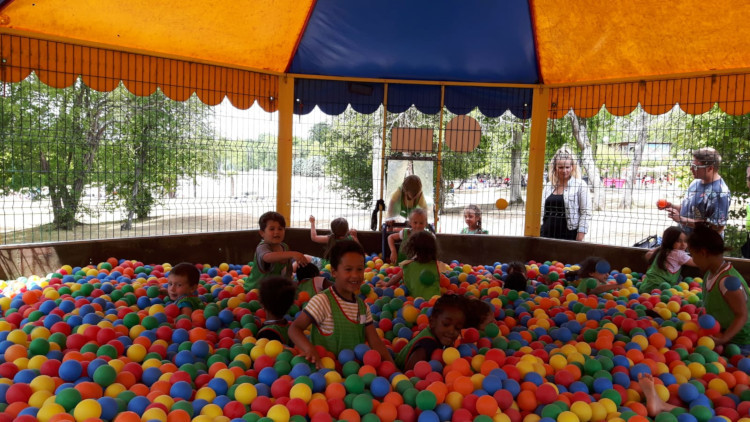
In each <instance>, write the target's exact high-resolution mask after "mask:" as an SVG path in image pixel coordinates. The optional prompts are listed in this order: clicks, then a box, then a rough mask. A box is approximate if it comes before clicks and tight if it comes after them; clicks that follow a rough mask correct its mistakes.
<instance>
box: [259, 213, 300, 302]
mask: <svg viewBox="0 0 750 422" xmlns="http://www.w3.org/2000/svg"><path fill="white" fill-rule="evenodd" d="M258 225H259V226H260V237H261V238H263V240H262V241H261V242H260V243H259V244H258V247H257V248H256V249H255V258H253V268H252V270H251V271H250V275H249V276H248V278H247V282H246V284H245V288H246V289H247V288H249V289H257V288H258V285H259V284H260V281H261V280H262V279H264V278H266V277H271V276H281V277H286V278H288V279H290V280H291V278H292V270H293V268H292V262H293V261H296V262H297V263H298V265H305V264H307V263H308V259H307V257H305V255H304V254H302V253H300V252H295V251H290V250H289V246H287V245H286V243H284V234H285V232H286V219H285V218H284V216H283V215H281V214H279V213H277V212H274V211H269V212H266V213H264V214H263V215H261V216H260V219H259V220H258Z"/></svg>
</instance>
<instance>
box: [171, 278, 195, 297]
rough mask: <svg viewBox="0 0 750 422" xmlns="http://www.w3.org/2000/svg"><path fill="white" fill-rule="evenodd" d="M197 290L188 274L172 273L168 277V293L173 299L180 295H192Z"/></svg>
mask: <svg viewBox="0 0 750 422" xmlns="http://www.w3.org/2000/svg"><path fill="white" fill-rule="evenodd" d="M194 291H195V286H191V285H190V282H188V278H187V276H184V275H176V274H170V275H169V277H167V294H168V295H169V298H170V299H171V300H177V298H179V297H180V296H187V295H190V294H191V293H193V292H194Z"/></svg>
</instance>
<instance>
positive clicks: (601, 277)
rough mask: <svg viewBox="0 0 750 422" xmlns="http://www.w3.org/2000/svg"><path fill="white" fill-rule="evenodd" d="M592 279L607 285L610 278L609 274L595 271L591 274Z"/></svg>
mask: <svg viewBox="0 0 750 422" xmlns="http://www.w3.org/2000/svg"><path fill="white" fill-rule="evenodd" d="M591 277H592V278H595V279H596V280H597V281H598V282H600V283H606V282H607V279H608V278H609V274H604V273H598V272H596V271H594V272H593V273H591Z"/></svg>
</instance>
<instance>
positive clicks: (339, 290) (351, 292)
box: [289, 240, 393, 368]
mask: <svg viewBox="0 0 750 422" xmlns="http://www.w3.org/2000/svg"><path fill="white" fill-rule="evenodd" d="M330 256H331V275H332V276H333V278H334V279H335V280H336V281H335V283H334V285H333V286H331V287H330V288H328V289H326V290H324V291H323V292H322V293H319V294H317V295H315V296H313V298H312V299H310V301H309V302H308V303H307V306H305V309H304V310H302V312H300V314H299V316H298V317H297V319H296V320H294V323H292V326H291V327H290V328H289V338H291V339H292V341H293V342H294V344H295V345H296V346H297V347H298V348H300V349H301V350H302V353H303V354H304V355H305V357H307V359H309V360H310V361H311V362H313V363H314V364H315V365H316V366H317V367H318V368H322V364H321V361H320V354H319V353H318V351H317V350H316V346H320V347H323V348H324V349H326V350H328V351H329V352H332V353H333V354H335V355H338V354H339V352H341V350H343V349H353V348H354V346H357V345H358V344H363V343H365V342H367V344H369V345H370V347H371V348H372V349H374V350H377V351H378V352H379V353H380V356H381V358H382V359H383V360H387V361H390V362H393V358H392V357H391V355H390V353H389V352H388V350H387V349H386V348H385V345H384V344H383V341H382V340H381V339H380V337H379V336H378V333H377V331H376V330H375V326H374V325H373V323H372V314H370V308H369V307H368V306H367V305H365V303H364V302H363V301H362V299H360V298H359V297H358V296H357V293H358V292H359V288H360V286H361V285H362V283H363V282H364V279H365V252H364V250H363V249H362V246H360V245H359V243H357V242H355V241H353V240H342V241H340V242H337V243H336V244H335V245H333V248H331V254H330ZM310 325H312V328H311V329H310V339H308V338H307V336H305V333H304V331H305V330H306V329H307V327H309V326H310Z"/></svg>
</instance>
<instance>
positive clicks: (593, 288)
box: [565, 256, 618, 295]
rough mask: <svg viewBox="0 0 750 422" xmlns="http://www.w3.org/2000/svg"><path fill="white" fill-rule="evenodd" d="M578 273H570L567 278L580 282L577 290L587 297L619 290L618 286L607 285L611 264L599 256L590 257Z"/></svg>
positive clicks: (580, 265)
mask: <svg viewBox="0 0 750 422" xmlns="http://www.w3.org/2000/svg"><path fill="white" fill-rule="evenodd" d="M578 266H579V268H578V270H577V271H569V272H568V273H566V274H565V277H566V278H568V279H569V280H571V279H572V280H578V285H577V286H576V288H577V289H578V292H579V293H583V294H585V295H599V294H602V293H604V292H609V291H612V290H615V289H617V288H618V285H617V284H607V278H608V277H609V270H610V266H609V262H607V261H606V260H604V259H603V258H599V257H598V256H590V257H588V258H586V259H584V260H583V262H581V263H580V264H578Z"/></svg>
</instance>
